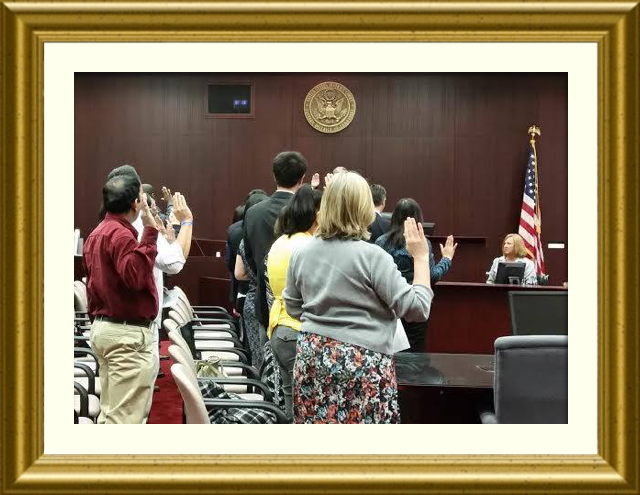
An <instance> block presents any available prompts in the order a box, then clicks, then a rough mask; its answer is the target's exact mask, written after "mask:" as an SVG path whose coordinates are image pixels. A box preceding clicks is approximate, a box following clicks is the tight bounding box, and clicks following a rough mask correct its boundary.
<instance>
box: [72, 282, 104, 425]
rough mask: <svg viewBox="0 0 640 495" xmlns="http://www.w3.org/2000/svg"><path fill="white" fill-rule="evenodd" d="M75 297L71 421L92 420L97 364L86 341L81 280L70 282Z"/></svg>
mask: <svg viewBox="0 0 640 495" xmlns="http://www.w3.org/2000/svg"><path fill="white" fill-rule="evenodd" d="M73 296H74V297H73V299H74V335H73V339H74V349H73V354H74V362H73V371H74V373H73V375H74V377H73V388H74V411H73V412H74V423H76V424H95V423H96V421H97V419H98V416H99V415H100V393H101V388H100V378H99V376H100V365H99V363H98V358H97V356H96V355H95V354H94V353H93V351H92V350H91V348H90V345H89V333H90V324H89V317H88V316H87V287H86V285H85V282H84V281H83V280H76V281H75V282H74V283H73Z"/></svg>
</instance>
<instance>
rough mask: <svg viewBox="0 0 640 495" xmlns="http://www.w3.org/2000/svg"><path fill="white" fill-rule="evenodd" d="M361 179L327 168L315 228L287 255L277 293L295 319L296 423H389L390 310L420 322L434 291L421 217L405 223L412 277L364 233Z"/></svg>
mask: <svg viewBox="0 0 640 495" xmlns="http://www.w3.org/2000/svg"><path fill="white" fill-rule="evenodd" d="M373 215H374V213H373V200H372V198H371V191H370V189H369V185H368V184H367V181H366V180H364V179H363V178H362V177H361V176H360V175H358V174H356V173H354V172H346V173H342V174H338V175H336V176H334V178H333V180H332V181H331V183H330V184H329V185H328V187H327V188H326V190H325V192H324V194H323V197H322V204H321V206H320V212H319V215H318V230H317V233H316V237H315V238H313V239H310V240H309V241H308V242H306V243H305V244H304V245H301V246H300V247H299V248H297V249H296V250H295V251H294V252H293V253H292V255H291V260H290V264H289V270H288V272H287V284H286V289H285V291H284V293H283V298H284V301H285V305H286V309H287V312H288V313H289V315H291V316H292V317H294V318H298V319H299V320H300V321H301V322H302V327H301V330H300V335H299V337H298V345H297V352H296V362H295V367H294V372H293V382H294V383H293V404H294V420H295V422H296V423H398V422H399V421H400V411H399V408H398V391H397V384H396V373H395V363H394V360H393V350H392V343H393V337H394V334H395V331H396V325H397V323H396V321H397V319H398V318H405V319H406V320H407V321H425V320H426V319H427V318H428V317H429V309H430V307H431V300H432V299H433V291H432V290H431V284H430V280H429V278H430V277H429V262H428V261H429V253H428V248H427V243H426V240H425V238H424V235H423V233H422V226H421V225H420V224H416V222H415V220H414V219H413V218H408V219H407V221H406V224H405V238H406V240H407V250H408V251H409V253H410V254H411V256H412V257H413V261H414V278H413V285H411V284H409V283H407V281H406V280H405V279H404V278H403V277H402V275H401V274H400V272H399V271H398V270H397V268H396V265H395V263H394V261H393V258H392V257H391V256H390V255H389V254H388V253H386V252H385V251H383V250H382V249H379V248H378V247H377V246H375V245H373V244H369V243H367V242H366V240H367V239H368V237H369V232H368V226H369V225H370V224H371V222H372V221H373Z"/></svg>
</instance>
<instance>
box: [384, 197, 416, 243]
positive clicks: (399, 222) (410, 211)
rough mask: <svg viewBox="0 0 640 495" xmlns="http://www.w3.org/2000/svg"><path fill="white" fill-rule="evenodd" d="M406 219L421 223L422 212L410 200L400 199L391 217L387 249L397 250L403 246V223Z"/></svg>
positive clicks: (413, 201) (414, 202)
mask: <svg viewBox="0 0 640 495" xmlns="http://www.w3.org/2000/svg"><path fill="white" fill-rule="evenodd" d="M407 218H415V220H416V222H422V221H423V220H422V210H421V209H420V205H419V204H418V203H416V201H415V200H413V199H411V198H402V199H401V200H400V201H398V204H397V205H396V207H395V209H394V210H393V215H391V226H390V227H389V232H388V236H389V237H387V242H386V243H385V244H386V246H387V247H389V248H399V247H402V246H404V242H405V241H404V221H405V220H406V219H407Z"/></svg>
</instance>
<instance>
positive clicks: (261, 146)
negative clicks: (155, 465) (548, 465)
mask: <svg viewBox="0 0 640 495" xmlns="http://www.w3.org/2000/svg"><path fill="white" fill-rule="evenodd" d="M567 82H568V81H567V75H566V74H565V73H76V74H75V87H74V98H75V101H74V105H75V106H74V115H75V123H74V224H75V239H74V240H75V245H74V312H75V313H74V398H75V403H74V422H75V423H77V424H110V423H117V424H123V423H137V424H145V423H148V424H249V423H251V424H256V423H257V424H274V423H281V424H283V423H286V424H324V423H360V424H364V423H375V424H383V423H384V424H398V423H402V424H433V423H449V424H451V423H457V424H481V423H482V424H505V423H518V424H523V423H567V422H568V187H569V182H568V96H567ZM65 283H66V282H65Z"/></svg>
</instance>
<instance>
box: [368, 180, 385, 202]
mask: <svg viewBox="0 0 640 495" xmlns="http://www.w3.org/2000/svg"><path fill="white" fill-rule="evenodd" d="M371 196H372V197H373V206H380V205H381V204H382V203H384V202H385V201H386V200H387V190H386V189H385V188H384V187H382V186H381V185H380V184H371Z"/></svg>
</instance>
